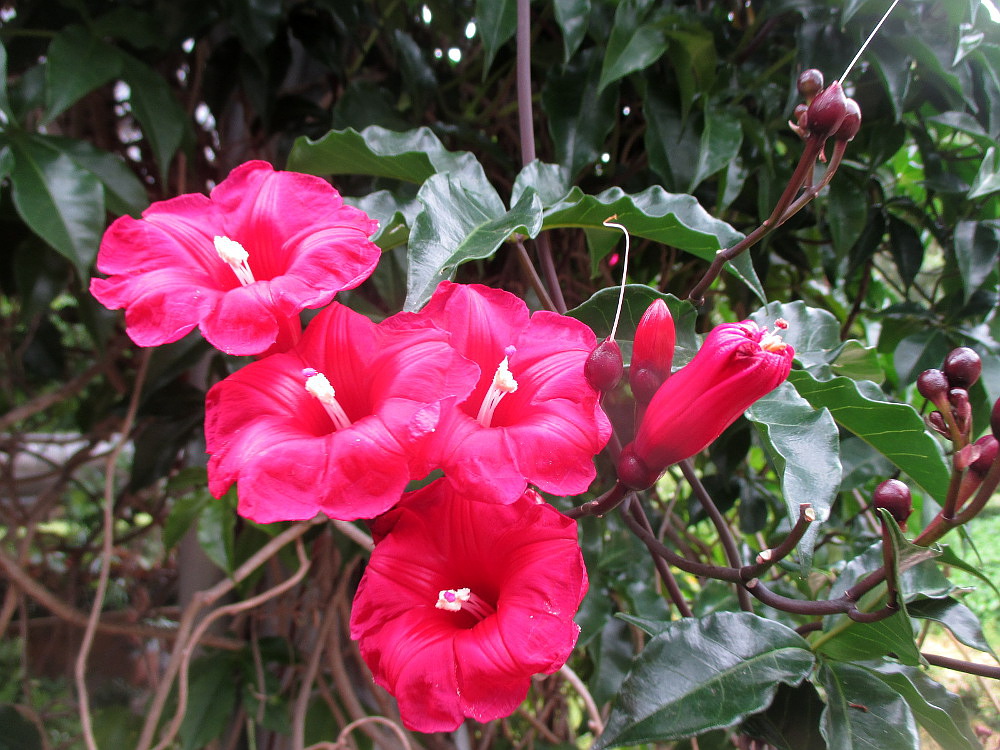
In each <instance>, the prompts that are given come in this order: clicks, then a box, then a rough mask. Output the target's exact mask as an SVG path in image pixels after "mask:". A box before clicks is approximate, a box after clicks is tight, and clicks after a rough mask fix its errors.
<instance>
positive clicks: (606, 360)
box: [583, 336, 625, 391]
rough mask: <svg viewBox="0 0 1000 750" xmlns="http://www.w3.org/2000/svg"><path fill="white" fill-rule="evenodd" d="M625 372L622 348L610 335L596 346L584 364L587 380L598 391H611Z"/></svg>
mask: <svg viewBox="0 0 1000 750" xmlns="http://www.w3.org/2000/svg"><path fill="white" fill-rule="evenodd" d="M624 372H625V364H624V362H623V361H622V350H621V348H620V347H619V346H618V344H617V342H615V340H614V339H613V338H611V337H610V336H608V338H606V339H604V341H602V342H601V343H600V344H598V345H597V346H595V347H594V351H592V352H591V353H590V356H589V357H587V361H586V362H585V363H584V365H583V374H584V376H585V377H586V378H587V382H588V383H590V385H591V387H592V388H593V389H594V390H597V391H610V390H611V389H612V388H614V387H615V386H616V385H618V383H619V381H620V380H621V379H622V375H623V374H624Z"/></svg>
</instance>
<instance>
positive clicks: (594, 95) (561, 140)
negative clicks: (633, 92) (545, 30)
mask: <svg viewBox="0 0 1000 750" xmlns="http://www.w3.org/2000/svg"><path fill="white" fill-rule="evenodd" d="M600 66H601V57H600V50H597V49H587V50H584V51H583V52H581V53H579V54H578V55H576V56H575V57H574V58H573V60H571V61H570V63H569V64H568V65H567V66H566V68H565V69H564V70H562V71H558V72H556V73H554V74H553V75H550V76H549V77H548V79H547V81H546V83H545V87H544V88H543V89H542V105H543V106H542V108H543V109H544V110H545V114H546V115H547V116H548V124H549V136H550V137H551V139H552V143H553V145H554V146H555V151H556V160H557V161H558V162H559V163H560V164H563V165H565V166H566V167H568V168H569V171H570V174H572V175H574V176H576V175H577V174H578V173H579V172H580V171H581V170H582V169H583V168H584V167H586V166H587V165H589V164H593V163H594V162H595V161H597V159H598V157H600V155H601V153H602V152H603V150H604V139H605V138H606V137H607V135H608V133H609V132H610V131H611V128H613V127H614V124H615V119H616V117H617V113H616V111H615V107H616V103H617V101H618V88H617V86H608V87H607V88H605V89H603V90H600V89H599V88H598V85H597V84H598V76H599V75H600Z"/></svg>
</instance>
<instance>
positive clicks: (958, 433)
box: [917, 346, 1000, 511]
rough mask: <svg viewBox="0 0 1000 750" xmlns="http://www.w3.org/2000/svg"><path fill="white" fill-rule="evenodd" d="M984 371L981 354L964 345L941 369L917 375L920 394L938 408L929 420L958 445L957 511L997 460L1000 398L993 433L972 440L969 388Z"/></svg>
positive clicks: (929, 422) (956, 459)
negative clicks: (958, 480)
mask: <svg viewBox="0 0 1000 750" xmlns="http://www.w3.org/2000/svg"><path fill="white" fill-rule="evenodd" d="M982 370H983V364H982V360H981V359H980V358H979V355H978V354H976V352H975V351H973V350H972V349H970V348H969V347H967V346H960V347H958V348H957V349H953V350H952V351H951V352H950V353H949V354H948V356H947V357H945V360H944V363H943V364H942V366H941V368H940V369H937V368H933V369H930V370H924V371H923V372H922V373H920V376H919V377H918V378H917V390H918V391H920V395H921V396H923V397H924V398H926V399H927V400H928V401H930V402H931V403H932V404H934V406H935V407H936V411H933V412H931V413H930V414H929V415H928V416H927V423H928V424H929V425H930V426H931V428H932V429H933V430H934V431H935V432H938V433H939V434H941V435H943V436H944V437H946V438H948V439H949V440H951V441H952V443H953V444H954V445H955V454H954V457H953V466H954V469H955V471H958V472H962V479H961V484H960V486H959V489H958V494H957V497H956V498H955V508H953V509H951V510H953V511H954V510H958V509H959V508H961V507H962V504H963V503H965V501H966V500H968V498H969V497H971V496H972V494H973V493H974V492H976V490H977V489H978V488H979V486H980V485H981V484H982V483H983V480H984V479H985V477H986V474H987V472H989V470H990V467H991V466H993V464H994V462H995V461H996V459H997V452H998V450H997V449H998V442H997V440H998V436H1000V401H998V402H997V404H995V405H994V407H993V415H992V420H991V428H992V430H991V433H992V434H990V433H987V434H986V435H983V436H982V437H981V438H979V439H978V440H976V441H974V442H972V441H971V436H972V434H973V426H972V406H971V404H970V403H969V388H970V387H972V385H973V384H975V383H976V381H977V380H979V376H980V374H981V373H982Z"/></svg>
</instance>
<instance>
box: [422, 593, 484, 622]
mask: <svg viewBox="0 0 1000 750" xmlns="http://www.w3.org/2000/svg"><path fill="white" fill-rule="evenodd" d="M434 606H435V607H437V608H438V609H443V610H446V611H448V612H461V611H462V610H465V611H466V612H468V613H469V614H471V615H472V616H473V617H475V618H476V619H477V620H482V619H484V618H486V617H489V616H490V615H492V614H494V613H495V612H496V610H495V609H494V608H493V607H491V606H490V605H489V604H487V603H486V602H484V601H483V600H482V599H480V598H479V597H478V596H476V595H475V594H473V593H472V592H471V591H470V590H469V589H444V590H442V591H439V592H438V598H437V602H436V603H435V604H434Z"/></svg>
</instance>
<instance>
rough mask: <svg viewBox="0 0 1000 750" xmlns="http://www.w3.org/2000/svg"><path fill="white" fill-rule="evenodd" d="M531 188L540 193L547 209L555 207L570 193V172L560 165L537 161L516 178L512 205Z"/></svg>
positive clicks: (512, 192)
mask: <svg viewBox="0 0 1000 750" xmlns="http://www.w3.org/2000/svg"><path fill="white" fill-rule="evenodd" d="M529 188H530V189H532V190H534V191H535V192H536V193H538V198H539V200H541V202H542V205H543V206H544V207H545V208H549V207H550V206H554V205H556V204H557V203H559V201H561V200H562V199H563V198H565V197H566V194H567V193H569V191H570V176H569V171H568V170H567V169H566V168H565V167H563V166H562V165H560V164H546V163H545V162H541V161H539V160H538V159H535V160H534V161H533V162H531V163H530V164H528V165H526V166H525V167H524V169H522V170H521V171H520V172H518V174H517V177H515V178H514V187H513V188H512V189H511V194H510V201H511V203H517V202H518V201H519V200H520V199H521V196H522V195H523V194H524V192H525V191H526V190H528V189H529Z"/></svg>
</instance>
